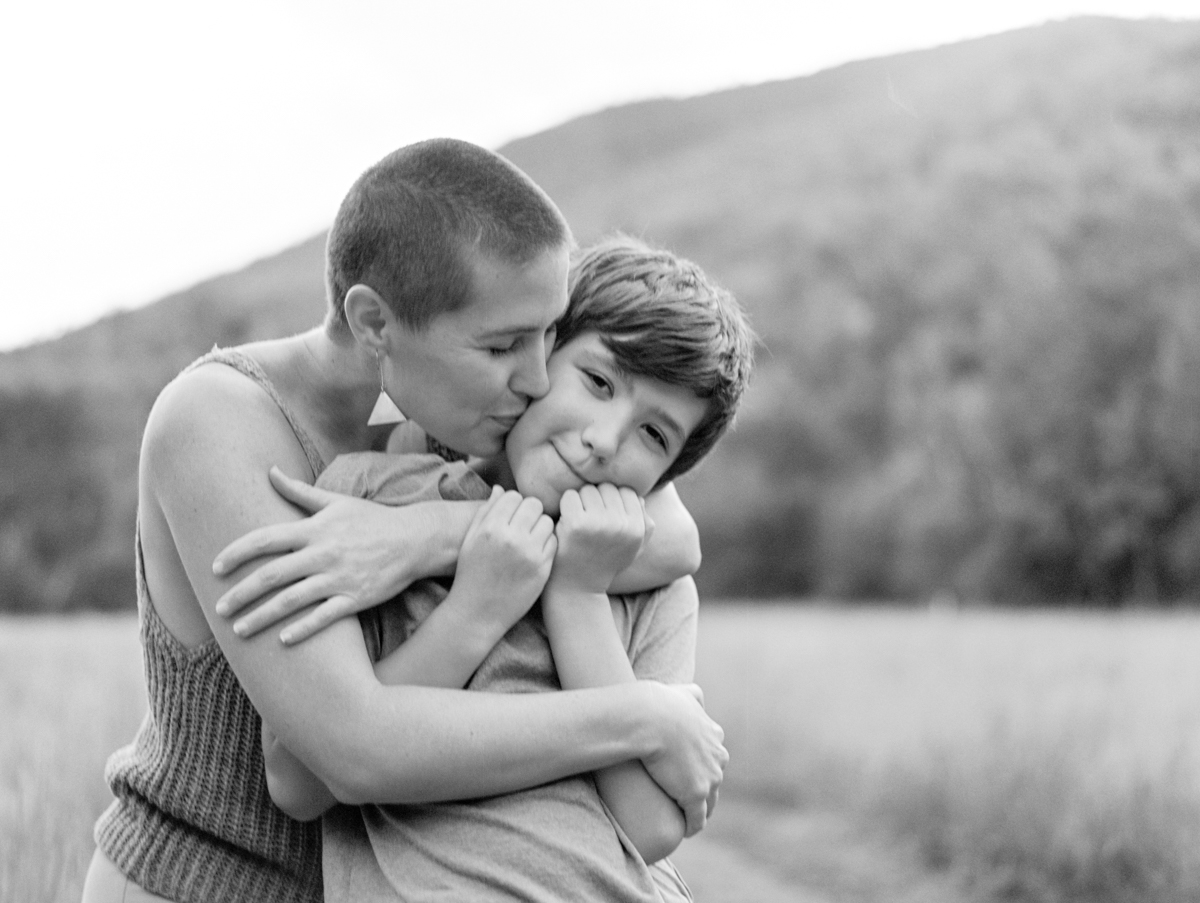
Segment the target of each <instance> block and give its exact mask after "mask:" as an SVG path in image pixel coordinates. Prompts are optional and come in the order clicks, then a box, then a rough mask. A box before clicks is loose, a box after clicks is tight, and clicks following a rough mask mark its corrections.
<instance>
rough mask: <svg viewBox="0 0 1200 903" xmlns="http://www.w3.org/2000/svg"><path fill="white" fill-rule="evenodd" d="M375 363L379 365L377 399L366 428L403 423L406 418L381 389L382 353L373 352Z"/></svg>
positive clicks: (385, 391)
mask: <svg viewBox="0 0 1200 903" xmlns="http://www.w3.org/2000/svg"><path fill="white" fill-rule="evenodd" d="M375 362H376V363H377V364H378V365H379V397H378V398H377V399H375V407H373V408H372V409H371V416H370V417H368V418H367V426H379V425H380V424H384V423H403V422H404V421H405V420H407V419H408V418H407V417H405V416H404V412H403V411H401V410H400V409H399V408H398V407H396V402H394V401H392V396H390V395H388V393H387V389H385V388H384V387H383V352H381V351H376V352H375Z"/></svg>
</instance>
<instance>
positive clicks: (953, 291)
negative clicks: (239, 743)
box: [0, 19, 1200, 609]
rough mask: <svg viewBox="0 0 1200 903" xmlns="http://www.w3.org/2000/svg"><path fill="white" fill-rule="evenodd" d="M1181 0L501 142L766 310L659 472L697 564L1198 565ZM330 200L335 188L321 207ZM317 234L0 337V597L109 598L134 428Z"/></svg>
mask: <svg viewBox="0 0 1200 903" xmlns="http://www.w3.org/2000/svg"><path fill="white" fill-rule="evenodd" d="M1197 98H1200V23H1195V22H1186V23H1183V22H1165V21H1145V22H1127V21H1120V20H1111V19H1075V20H1068V21H1066V22H1061V23H1055V24H1051V25H1046V26H1042V27H1039V28H1031V29H1025V30H1021V31H1017V32H1011V33H1008V34H1003V35H998V36H994V37H990V38H984V39H980V40H974V41H968V42H963V43H961V44H956V45H950V46H946V47H940V48H936V49H932V50H927V51H920V52H914V53H907V54H902V55H898V56H893V57H888V58H884V59H877V60H869V61H864V62H859V63H852V64H848V65H845V66H841V67H838V68H836V69H832V70H829V71H826V72H822V73H819V74H817V75H814V76H809V77H805V78H799V79H793V80H789V81H782V82H776V83H771V84H766V85H760V86H755V87H748V88H740V89H736V90H731V91H725V92H721V93H717V94H713V95H709V96H705V97H698V98H690V99H686V100H658V101H649V102H645V103H638V104H632V105H629V106H625V107H620V108H614V109H610V110H605V111H603V112H600V113H597V114H594V115H590V116H586V117H582V118H580V119H577V120H574V121H572V122H569V123H566V124H564V125H562V126H560V127H558V128H555V129H551V130H549V131H547V132H543V133H541V134H538V135H534V136H531V137H528V138H525V139H522V140H520V141H517V142H514V143H512V144H510V145H508V146H506V147H505V148H502V149H501V150H502V152H504V153H505V154H506V155H508V156H509V157H510V158H511V159H513V160H514V161H515V162H516V163H517V164H518V165H520V166H522V167H523V168H525V169H526V170H527V171H528V172H529V173H530V174H531V175H532V176H533V177H534V178H535V179H537V180H538V181H539V183H541V184H542V185H543V186H544V187H545V188H546V189H547V190H548V191H549V192H550V194H551V196H552V197H554V198H555V200H556V201H557V202H558V203H559V205H560V206H561V207H562V209H563V211H564V212H565V213H566V215H567V217H568V219H569V220H570V222H571V223H572V225H573V227H574V229H575V232H576V236H577V237H578V238H579V239H580V241H581V242H586V241H588V240H590V239H592V238H595V237H597V236H599V235H601V234H604V233H606V232H609V231H612V230H614V229H623V230H625V231H630V232H633V233H635V234H639V235H643V236H644V237H646V238H647V239H648V240H650V241H651V242H653V243H657V244H662V245H665V246H668V247H671V248H673V249H675V250H677V251H679V252H680V253H683V254H685V255H686V256H689V257H692V258H693V259H695V260H696V261H698V262H699V263H701V264H702V265H703V266H704V267H705V268H706V269H708V270H709V271H710V272H712V273H713V274H714V275H716V276H717V278H718V279H720V280H721V281H722V282H724V283H725V284H726V285H727V286H729V287H730V288H731V289H733V290H734V292H735V293H736V294H737V295H738V296H739V298H741V299H742V301H743V303H744V304H745V305H746V307H747V308H748V309H749V311H750V312H751V315H752V317H753V319H754V321H755V325H756V327H757V329H758V331H759V333H760V334H761V336H762V338H763V347H762V348H761V349H760V354H759V361H758V370H757V374H756V380H755V384H754V386H753V389H752V391H751V393H750V395H749V397H748V400H747V405H746V409H745V411H744V413H743V416H742V417H741V418H740V421H739V424H738V428H737V430H736V432H735V433H734V435H733V436H732V438H731V439H729V440H727V442H726V443H725V445H724V446H723V447H722V448H720V449H718V451H717V452H716V453H715V454H714V457H713V458H712V459H710V460H709V461H708V462H706V463H705V465H703V466H702V467H701V469H700V470H699V471H698V472H697V473H696V474H695V475H694V476H691V477H689V478H686V479H685V480H684V481H683V486H682V491H683V492H684V493H685V496H686V497H687V499H688V501H689V504H690V506H691V507H692V508H693V510H694V511H695V512H696V515H697V518H698V520H699V521H700V523H701V527H702V531H703V534H704V542H705V565H704V568H703V570H702V574H701V583H702V588H703V589H704V590H706V591H707V592H710V593H722V594H737V595H761V594H775V593H813V594H816V593H819V594H822V595H837V596H844V597H851V598H863V597H887V598H895V597H903V598H928V597H930V596H932V595H943V594H952V595H954V596H956V597H959V598H964V599H980V600H1048V601H1090V602H1100V603H1104V604H1115V603H1120V602H1125V601H1130V600H1136V601H1152V600H1177V599H1190V598H1194V597H1195V596H1196V595H1197V592H1198V591H1200V555H1198V554H1197V552H1200V506H1198V505H1197V501H1198V500H1200V467H1197V464H1200V460H1198V457H1200V100H1198V99H1197ZM331 215H332V211H331ZM321 269H322V262H321V238H320V237H318V238H314V239H313V240H311V241H309V242H306V243H304V244H303V245H300V246H297V247H295V248H292V249H290V250H288V251H285V252H283V253H282V254H280V255H278V256H276V257H273V258H270V259H268V260H264V261H261V262H259V263H257V264H255V265H253V266H251V267H249V268H247V269H246V270H243V271H241V272H239V273H234V274H230V275H226V276H221V277H218V278H217V279H214V280H211V281H209V282H205V283H202V284H201V285H198V286H195V287H194V288H192V289H189V290H187V291H185V292H181V293H179V294H177V295H173V296H171V297H169V298H166V299H163V300H162V301H160V302H158V303H156V304H154V305H151V306H150V307H147V308H145V309H142V310H138V311H133V312H128V313H123V314H119V315H115V316H112V317H108V318H106V319H104V320H102V321H100V322H99V323H97V324H94V325H93V326H90V327H87V328H85V329H83V330H79V331H78V332H75V333H72V334H70V335H68V336H66V337H64V338H62V339H59V340H57V341H54V342H48V343H43V344H41V345H37V346H33V347H30V348H26V349H21V350H18V351H14V352H10V353H9V354H6V355H0V405H2V406H3V409H2V410H0V450H2V451H3V453H4V455H5V461H6V467H5V470H4V478H3V480H4V481H3V483H0V606H3V607H8V608H25V609H47V608H49V609H57V608H64V607H72V606H76V605H97V604H101V605H113V606H116V605H121V606H124V605H128V604H129V602H130V600H131V598H132V590H131V587H132V577H131V575H130V571H129V551H130V545H131V536H132V529H133V528H132V516H133V515H132V513H133V494H134V491H135V490H134V475H135V465H136V449H137V443H138V438H139V435H140V430H141V424H142V422H143V420H144V418H145V414H146V412H147V411H148V409H149V405H150V403H151V401H152V400H153V397H154V395H155V394H156V393H157V391H158V389H159V388H161V386H162V385H163V384H164V383H165V382H166V381H167V380H168V379H170V377H171V376H172V375H173V374H174V373H175V372H176V371H177V370H178V369H179V367H181V366H182V365H183V364H185V363H186V362H187V361H188V360H190V359H191V358H193V357H195V356H196V355H197V354H199V353H201V352H203V351H204V350H205V349H207V348H208V347H210V346H211V345H212V344H213V343H214V342H217V343H221V344H229V343H233V342H238V341H243V340H246V339H250V338H255V337H260V336H267V335H279V334H284V333H288V332H293V331H297V330H299V329H302V328H305V327H307V326H309V325H311V324H313V323H315V322H316V321H317V320H318V319H319V317H320V314H321V311H322V308H323V288H322V277H321Z"/></svg>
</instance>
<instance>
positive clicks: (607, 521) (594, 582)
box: [551, 483, 646, 593]
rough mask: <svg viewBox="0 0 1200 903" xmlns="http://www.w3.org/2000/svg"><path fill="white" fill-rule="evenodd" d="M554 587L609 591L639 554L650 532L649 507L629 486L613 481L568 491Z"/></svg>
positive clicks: (559, 531) (563, 505) (561, 505)
mask: <svg viewBox="0 0 1200 903" xmlns="http://www.w3.org/2000/svg"><path fill="white" fill-rule="evenodd" d="M559 512H560V513H559V518H558V526H557V527H556V528H555V533H556V535H557V536H558V554H557V555H556V556H555V559H554V573H553V575H552V577H551V580H552V581H553V583H554V586H555V588H559V589H561V588H565V587H570V588H573V589H576V590H578V591H581V592H586V593H607V592H608V588H609V586H610V585H611V584H612V581H613V577H614V576H616V575H617V574H618V573H620V572H621V571H623V570H625V568H627V567H629V564H630V562H632V561H633V559H634V558H636V557H637V554H638V551H639V550H640V549H641V547H642V543H643V541H644V540H645V536H646V511H645V507H644V505H643V504H642V500H641V498H640V497H639V496H638V494H637V493H636V492H634V491H633V490H632V489H629V488H628V487H621V488H618V487H616V486H614V485H613V484H611V483H602V484H601V485H599V486H584V487H583V488H581V489H580V490H578V491H576V490H574V489H571V490H568V491H567V492H565V493H563V497H562V501H561V502H560V503H559Z"/></svg>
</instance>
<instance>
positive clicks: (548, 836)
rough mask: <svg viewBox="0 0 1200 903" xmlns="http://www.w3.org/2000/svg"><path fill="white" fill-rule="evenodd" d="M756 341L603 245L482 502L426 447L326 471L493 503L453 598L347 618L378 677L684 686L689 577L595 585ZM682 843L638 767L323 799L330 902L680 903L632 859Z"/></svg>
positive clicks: (418, 493) (633, 549)
mask: <svg viewBox="0 0 1200 903" xmlns="http://www.w3.org/2000/svg"><path fill="white" fill-rule="evenodd" d="M752 344H753V336H752V333H751V331H750V329H749V326H748V325H747V323H746V321H745V318H744V316H743V314H742V312H741V311H740V309H739V308H738V306H737V304H736V302H735V301H734V300H733V298H732V297H731V296H730V295H729V294H728V293H726V292H724V291H722V290H720V289H719V288H717V287H716V286H714V285H713V284H712V283H711V282H710V281H709V280H708V279H707V278H706V277H705V276H704V274H703V273H702V272H701V271H700V270H699V269H698V268H697V267H695V266H694V265H692V264H690V263H688V262H687V261H683V260H679V259H678V258H675V257H674V256H672V255H670V254H667V253H665V252H659V251H653V250H651V249H649V248H647V247H645V246H644V245H642V244H640V243H638V242H635V241H633V240H631V239H623V238H621V239H615V240H612V241H609V242H605V243H602V244H600V245H598V246H596V247H594V248H592V249H590V250H589V251H587V252H586V253H584V254H583V255H582V256H581V257H580V258H579V260H578V261H576V263H575V264H574V265H573V267H572V272H571V299H570V305H569V307H568V310H567V313H566V314H565V315H564V317H563V318H562V320H561V321H560V322H559V324H558V336H557V340H556V343H555V348H554V352H553V354H552V355H551V356H550V359H549V362H548V365H547V371H548V375H549V380H550V390H549V392H548V393H547V394H546V395H545V396H544V397H542V398H540V399H538V400H536V401H534V402H532V403H531V404H530V406H529V408H528V409H527V410H526V412H525V413H524V415H523V416H522V417H521V419H520V420H519V421H518V422H517V424H516V425H515V426H514V427H513V429H512V431H511V433H510V434H509V436H508V439H507V443H506V456H505V459H504V460H503V461H501V462H499V464H498V473H497V475H496V476H497V479H498V481H499V484H500V486H498V487H495V488H493V489H492V490H491V494H490V497H489V495H488V488H487V485H486V483H485V482H484V481H483V480H482V479H481V478H480V477H479V476H478V475H476V474H475V473H474V472H473V471H471V470H470V469H469V468H468V467H466V465H464V464H462V463H446V462H443V461H442V460H441V459H439V458H435V457H432V456H394V455H392V456H388V455H377V454H361V455H352V456H344V457H342V458H339V459H338V460H337V461H335V462H334V464H333V465H331V466H330V468H329V469H328V470H327V471H326V472H325V473H324V474H323V475H322V477H321V480H320V481H319V484H318V485H321V486H323V487H324V488H326V489H332V490H335V491H338V492H343V493H347V494H353V495H359V496H364V497H367V498H372V499H374V500H376V501H383V502H386V503H388V504H410V503H414V502H418V501H423V500H429V499H437V498H442V499H480V498H487V499H488V501H487V502H486V503H485V505H484V506H483V507H482V508H481V509H480V511H479V513H478V514H477V515H476V517H475V519H474V521H473V523H472V526H471V529H470V530H469V531H468V533H467V537H466V539H465V540H464V543H463V547H462V551H461V553H460V559H459V562H460V563H459V567H458V572H457V575H456V577H455V581H454V583H453V585H452V586H451V587H450V588H449V589H447V588H446V587H445V586H443V585H442V584H440V583H438V582H435V581H422V582H421V583H418V584H414V585H413V586H412V587H410V588H409V589H408V590H406V591H405V592H404V593H403V594H401V596H399V597H397V598H396V599H394V600H393V601H392V602H390V603H388V604H387V605H385V606H382V607H380V608H378V609H374V610H372V611H370V612H367V613H364V614H363V615H360V618H361V620H362V626H363V630H364V634H365V635H366V637H367V641H368V648H369V650H370V652H371V655H372V658H373V659H375V660H376V661H377V665H376V672H377V674H378V675H379V677H380V679H381V681H382V682H384V683H420V684H427V685H436V686H446V687H461V686H463V685H466V686H467V687H468V688H469V689H476V690H490V691H493V692H514V693H521V692H543V691H549V690H555V689H558V688H560V687H561V688H563V689H584V688H587V687H598V686H605V685H610V684H614V683H620V682H625V681H632V680H637V679H651V680H659V681H663V682H670V683H679V682H685V681H690V680H691V678H692V668H693V659H694V639H695V618H696V598H695V594H694V589H693V588H692V587H691V584H690V583H686V582H685V583H684V584H683V585H682V586H679V585H676V586H674V587H672V588H670V589H666V590H660V591H657V592H653V593H645V594H641V595H638V596H634V597H613V598H611V599H610V597H609V596H608V595H607V587H608V586H609V585H610V583H611V581H612V578H613V576H614V575H615V574H616V573H618V572H619V571H621V570H622V569H623V568H624V567H626V566H627V565H628V564H629V562H630V561H632V559H633V557H634V556H635V555H636V554H637V551H638V549H639V547H640V545H641V543H642V540H643V538H644V534H645V520H644V511H643V507H642V503H641V497H643V496H644V495H645V494H646V493H647V492H649V491H650V490H652V489H653V488H655V487H657V486H659V485H662V484H663V483H666V482H667V481H669V480H671V479H673V478H674V477H675V476H678V475H679V474H681V473H683V472H685V471H686V470H688V469H689V468H691V467H692V466H694V465H695V464H696V463H697V462H698V461H699V460H700V459H701V458H702V457H703V456H704V454H706V453H707V452H708V450H709V449H710V448H711V447H712V445H713V444H714V443H715V442H716V440H717V439H718V438H719V436H720V435H721V434H722V433H723V432H724V430H725V429H726V428H727V427H728V426H729V424H730V423H731V421H732V419H733V415H734V412H735V410H736V407H737V404H738V402H739V400H740V398H741V394H742V392H743V391H744V388H745V385H746V382H747V379H748V376H749V372H750V366H751V355H752ZM500 487H506V488H509V489H512V488H515V489H516V490H517V492H504V491H503V490H502V489H501V488H500ZM518 493H520V494H518ZM547 515H551V516H556V517H557V518H558V521H557V525H555V524H554V523H553V522H552V521H551V520H550V518H549V517H548V516H547ZM539 595H540V599H541V604H540V606H538V607H534V606H535V602H537V600H538V598H539ZM264 750H265V754H266V761H267V770H268V783H269V785H270V788H271V794H272V797H273V798H274V799H275V800H276V801H277V802H278V803H279V804H280V806H281V807H282V808H284V809H285V811H288V812H289V813H290V814H293V815H296V816H297V817H308V818H311V817H314V816H315V815H316V814H319V813H320V812H321V811H324V810H325V809H326V808H328V807H329V806H330V805H331V804H332V798H331V796H329V794H328V792H327V791H324V789H323V788H322V787H321V786H320V785H319V783H317V782H315V781H314V780H313V779H311V777H310V776H308V775H306V774H305V771H304V769H303V766H300V765H299V763H298V762H296V761H295V760H294V759H292V758H291V757H290V755H288V754H287V752H286V750H284V749H283V748H282V747H280V746H279V744H278V743H277V742H275V740H274V738H273V737H271V736H270V735H265V736H264ZM683 835H684V824H683V818H682V814H681V813H680V811H679V809H678V807H677V806H676V805H675V803H674V802H673V801H672V800H671V798H670V797H668V796H666V794H664V793H663V792H662V791H661V790H660V789H659V787H658V785H657V784H655V783H654V781H653V780H651V779H650V777H649V775H648V774H647V772H646V771H645V769H644V767H643V766H642V764H641V763H640V762H637V761H632V762H627V763H624V764H622V765H619V766H615V767H612V768H608V769H605V770H603V771H601V772H597V773H596V774H594V775H578V776H575V777H572V778H568V779H565V780H561V781H555V782H552V783H549V784H546V785H543V786H541V787H536V788H533V789H530V790H526V791H521V792H518V793H512V794H506V795H503V796H498V797H492V798H488V799H482V800H470V801H465V802H458V803H443V804H436V805H422V806H404V807H399V806H364V807H359V808H347V807H340V808H338V809H335V810H333V811H331V812H330V813H329V815H327V817H326V820H325V825H324V846H325V855H324V867H325V887H326V899H327V900H329V901H331V903H332V901H336V900H342V899H346V900H351V899H353V900H364V899H366V900H384V899H396V898H410V899H426V898H429V897H433V896H437V895H438V894H439V893H440V892H445V891H446V890H447V889H450V890H452V891H453V893H454V895H455V897H456V898H463V899H487V898H518V899H530V900H540V899H545V900H561V899H573V900H586V899H595V900H658V899H662V897H663V895H668V896H669V895H677V896H681V897H686V889H685V888H683V887H682V885H681V884H676V885H675V886H674V887H673V888H672V887H671V886H670V882H671V881H673V880H677V877H676V876H674V874H673V870H669V869H668V868H666V867H665V866H664V867H659V868H657V869H651V868H650V867H648V865H647V863H656V862H659V861H660V860H663V857H665V856H666V855H667V854H668V853H669V852H671V850H673V849H674V848H675V847H676V846H677V845H678V843H679V842H680V840H681V839H682V838H683Z"/></svg>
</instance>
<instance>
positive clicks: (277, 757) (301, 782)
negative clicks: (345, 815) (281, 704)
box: [262, 721, 337, 821]
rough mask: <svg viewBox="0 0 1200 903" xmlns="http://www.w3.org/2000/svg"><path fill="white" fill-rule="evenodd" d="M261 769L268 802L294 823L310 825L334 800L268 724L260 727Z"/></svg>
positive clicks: (334, 802) (330, 807)
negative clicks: (268, 794) (265, 776)
mask: <svg viewBox="0 0 1200 903" xmlns="http://www.w3.org/2000/svg"><path fill="white" fill-rule="evenodd" d="M262 748H263V767H264V769H265V771H266V774H267V791H268V792H269V793H270V794H271V801H272V802H273V803H275V805H276V806H278V807H279V808H280V809H282V810H283V811H284V812H286V813H287V814H288V815H290V816H291V817H292V818H294V819H296V820H297V821H312V820H313V819H314V818H319V817H320V816H322V815H323V814H325V812H327V811H329V810H330V809H332V808H333V807H334V806H335V805H336V804H337V800H336V799H335V798H334V796H333V791H331V790H330V789H329V788H328V787H326V786H325V782H324V781H322V780H321V779H320V778H319V777H317V776H316V775H315V774H313V773H312V771H310V770H309V768H308V766H307V765H305V764H304V763H303V762H301V761H300V760H299V759H297V758H296V757H295V756H294V755H292V752H291V750H289V749H288V748H287V747H286V746H284V745H283V741H281V740H280V739H279V738H278V737H276V736H275V732H274V731H273V730H271V726H270V725H269V724H267V722H265V721H264V722H263V725H262Z"/></svg>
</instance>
